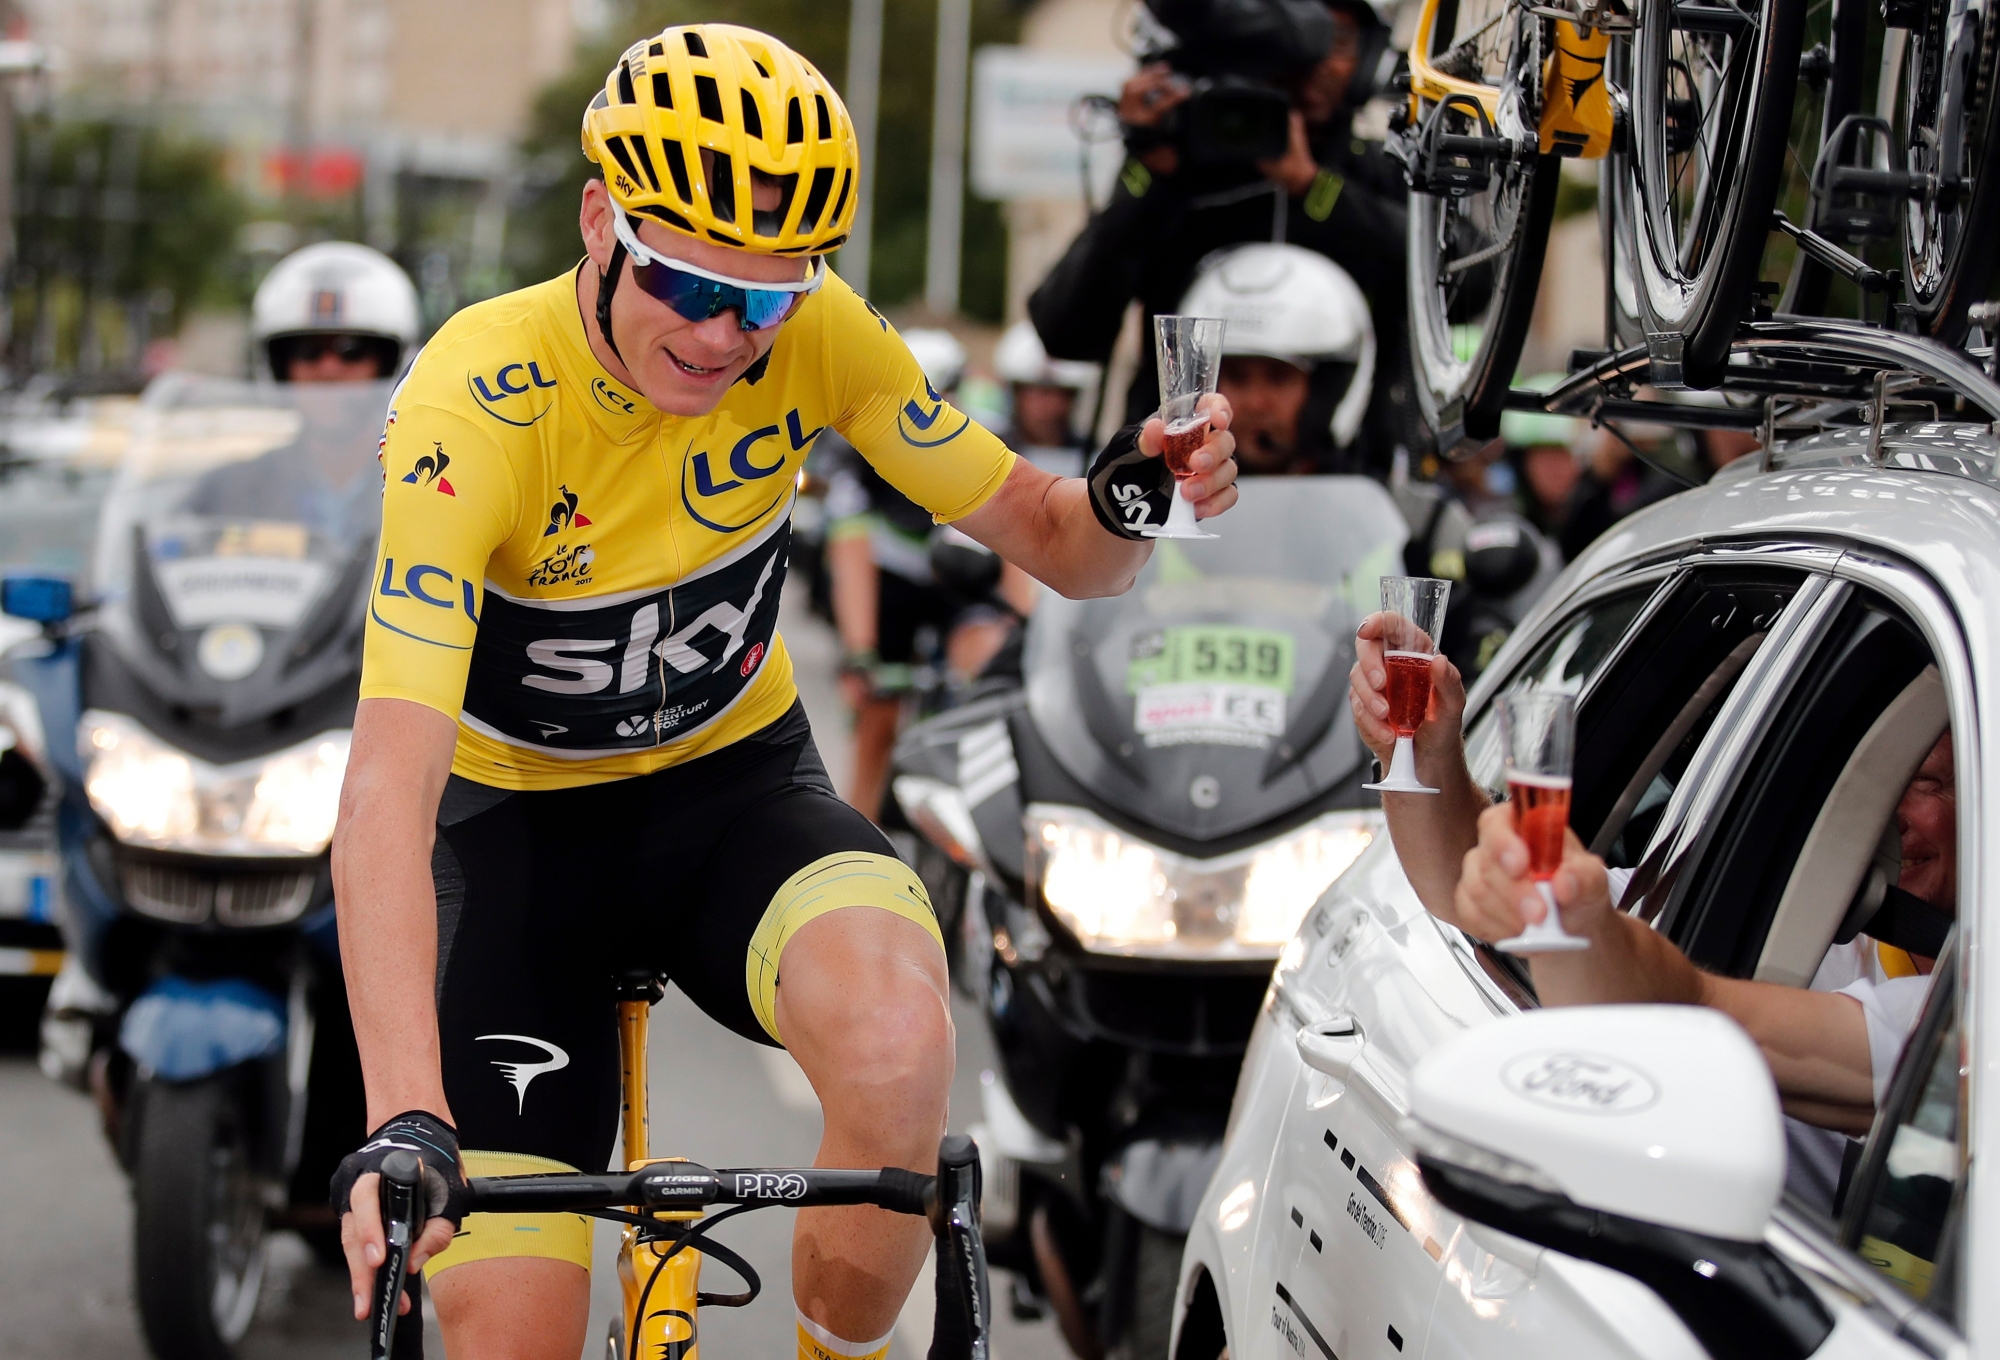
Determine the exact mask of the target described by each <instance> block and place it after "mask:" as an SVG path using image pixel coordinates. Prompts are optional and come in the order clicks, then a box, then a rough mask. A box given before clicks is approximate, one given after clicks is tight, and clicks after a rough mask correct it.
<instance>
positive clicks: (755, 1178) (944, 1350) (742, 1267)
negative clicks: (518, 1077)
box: [368, 975, 992, 1360]
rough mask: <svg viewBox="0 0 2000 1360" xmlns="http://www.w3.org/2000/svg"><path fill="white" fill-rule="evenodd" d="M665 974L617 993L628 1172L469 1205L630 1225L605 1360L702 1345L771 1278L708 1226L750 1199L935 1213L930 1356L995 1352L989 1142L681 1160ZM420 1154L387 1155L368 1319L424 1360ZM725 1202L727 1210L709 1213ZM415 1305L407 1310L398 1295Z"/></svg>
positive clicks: (548, 1178) (524, 1188)
mask: <svg viewBox="0 0 2000 1360" xmlns="http://www.w3.org/2000/svg"><path fill="white" fill-rule="evenodd" d="M663 994H664V989H663V988H662V986H661V985H660V981H659V979H658V978H657V977H654V976H651V975H635V976H633V977H629V978H625V979H622V980H621V981H620V984H619V989H618V1051H619V1070H620V1078H621V1082H622V1084H623V1087H624V1111H623V1129H624V1148H625V1157H626V1165H627V1168H628V1169H627V1170H625V1171H623V1172H612V1173H609V1174H605V1175H588V1174H581V1173H575V1174H573V1173H558V1174H552V1175H532V1176H475V1177H473V1178H472V1179H471V1182H470V1184H471V1187H472V1193H471V1197H470V1201H469V1203H468V1205H467V1211H468V1212H471V1213H483V1214H509V1213H514V1214H547V1213H577V1214H587V1215H590V1216H592V1217H595V1218H603V1219H609V1220H610V1221H612V1222H615V1223H620V1224H623V1225H624V1229H625V1231H624V1234H623V1240H622V1241H621V1243H620V1246H619V1253H618V1274H619V1280H620V1283H621V1284H622V1286H623V1304H624V1306H623V1308H622V1309H621V1310H620V1316H619V1317H618V1319H617V1320H616V1321H614V1322H613V1323H612V1327H611V1332H610V1335H609V1336H608V1337H607V1339H606V1348H605V1352H604V1353H605V1355H606V1357H607V1360H639V1357H641V1356H644V1357H647V1360H659V1358H660V1357H665V1358H666V1360H684V1358H685V1357H691V1356H692V1355H694V1354H695V1352H696V1349H697V1343H698V1338H699V1334H700V1328H699V1314H700V1309H701V1308H703V1307H710V1308H742V1307H745V1306H747V1305H748V1304H749V1303H750V1302H751V1301H752V1300H754V1299H755V1298H756V1297H757V1295H758V1294H759V1293H760V1292H761V1290H762V1288H763V1284H762V1281H761V1280H759V1278H758V1276H757V1271H756V1268H755V1267H754V1266H752V1265H751V1264H750V1263H749V1262H748V1261H746V1260H744V1259H743V1258H742V1257H741V1256H739V1255H737V1254H736V1253H735V1252H734V1251H731V1250H730V1249H729V1248H728V1247H726V1246H724V1245H722V1244H721V1243H720V1242H717V1241H716V1240H714V1238H712V1237H711V1236H709V1234H710V1233H711V1232H712V1231H713V1230H714V1229H715V1228H716V1227H717V1226H718V1225H719V1224H721V1223H723V1222H725V1221H727V1220H728V1219H731V1218H734V1217H736V1216H737V1215H738V1214H743V1213H747V1212H749V1211H750V1210H752V1209H765V1208H772V1207H782V1208H790V1209H805V1208H814V1207H819V1206H824V1205H853V1204H872V1205H874V1206H876V1207H877V1208H881V1209H887V1210H889V1211H891V1212H892V1213H901V1214H913V1215H916V1216H918V1217H921V1218H925V1219H927V1220H928V1221H929V1222H930V1225H931V1230H932V1232H933V1234H934V1235H935V1237H936V1239H937V1257H936V1259H937V1276H936V1278H937V1321H936V1331H935V1333H934V1335H933V1338H932V1343H931V1352H930V1360H987V1357H988V1354H989V1338H990V1326H991V1320H992V1307H991V1305H992V1299H991V1294H990V1291H989V1288H988V1280H987V1272H986V1248H985V1244H984V1241H983V1240H982V1238H981V1236H980V1230H979V1149H978V1148H977V1147H976V1146H975V1145H974V1144H973V1141H972V1140H971V1139H970V1138H967V1137H965V1136H964V1135H963V1134H954V1135H951V1136H948V1137H947V1138H945V1139H944V1141H943V1143H941V1144H940V1145H939V1148H938V1172H937V1174H936V1175H935V1176H927V1175H923V1174H920V1173H918V1172H914V1171H906V1170H901V1169H899V1168H895V1167H885V1168H882V1169H880V1170H845V1169H837V1168H829V1167H730V1168H723V1169H720V1170H712V1169H710V1168H709V1167H706V1166H703V1165H701V1164H699V1163H696V1162H691V1161H688V1160H686V1159H685V1158H680V1157H653V1156H651V1155H650V1153H649V1133H648V1125H649V1119H648V1108H649V1106H648V1093H647V1082H646V1038H647V1028H648V1024H649V1021H650V1015H651V1010H652V1006H653V1003H654V1002H656V1001H658V1000H659V999H660V997H661V996H662V995H663ZM420 1174H421V1168H420V1166H419V1164H418V1162H417V1159H416V1157H415V1156H414V1155H412V1154H410V1153H407V1152H396V1153H391V1154H390V1155H389V1156H388V1157H387V1158H386V1159H384V1161H383V1164H382V1180H381V1197H382V1222H383V1226H384V1230H385V1237H386V1242H387V1247H388V1253H387V1256H386V1258H385V1259H384V1260H383V1262H382V1264H381V1265H380V1266H379V1267H378V1268H377V1269H376V1272H375V1290H374V1295H373V1307H372V1311H371V1313H370V1317H369V1323H368V1346H369V1352H368V1353H369V1356H370V1360H392V1357H393V1360H421V1357H422V1355H423V1308H422V1286H421V1284H420V1280H421V1277H420V1276H417V1275H412V1274H410V1273H409V1270H408V1266H409V1253H410V1248H411V1246H412V1244H413V1243H415V1241H416V1239H417V1234H418V1233H419V1232H420V1231H421V1230H422V1228H423V1219H422V1214H423V1208H422V1205H423V1201H422V1197H421V1196H420V1195H419V1193H418V1183H419V1177H420ZM717 1208H720V1212H711V1211H712V1210H715V1209H717ZM705 1258H713V1259H714V1260H716V1261H718V1262H720V1263H721V1264H723V1265H726V1266H728V1267H729V1268H730V1269H731V1270H733V1271H734V1272H735V1273H736V1274H737V1275H738V1276H739V1277H741V1280H742V1283H743V1284H744V1286H745V1288H744V1289H742V1290H740V1291H738V1292H735V1293H712V1292H709V1291H706V1290H703V1289H702V1288H701V1268H702V1263H703V1261H704V1259H705ZM405 1294H407V1295H408V1296H409V1298H410V1308H409V1310H408V1311H407V1312H405V1313H402V1314H401V1315H400V1316H399V1315H398V1313H397V1308H398V1305H399V1300H400V1299H401V1298H402V1296H403V1295H405Z"/></svg>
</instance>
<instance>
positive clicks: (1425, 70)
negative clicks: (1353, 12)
mask: <svg viewBox="0 0 2000 1360" xmlns="http://www.w3.org/2000/svg"><path fill="white" fill-rule="evenodd" d="M1438 4H1439V0H1424V7H1423V8H1422V9H1421V10H1419V11H1418V12H1417V31H1416V35H1415V36H1414V37H1412V38H1411V39H1410V123H1411V125H1412V126H1414V125H1415V124H1416V123H1418V122H1419V121H1421V118H1422V114H1423V105H1424V104H1426V103H1430V104H1442V103H1443V102H1444V101H1445V100H1446V99H1448V98H1450V97H1451V96H1452V95H1455V94H1456V95H1466V96H1469V97H1470V98H1473V99H1476V100H1478V101H1479V107H1480V108H1482V109H1484V110H1485V111H1486V118H1487V121H1488V122H1491V121H1493V118H1494V116H1495V115H1496V114H1497V113H1498V112H1499V111H1500V87H1499V86H1497V85H1488V84H1486V83H1484V82H1483V81H1477V80H1462V79H1460V78H1459V77H1457V76H1452V75H1446V74H1445V73H1444V72H1443V71H1440V70H1438V69H1437V67H1435V66H1433V65H1431V35H1432V33H1433V32H1434V31H1435V30H1436V28H1437V16H1438Z"/></svg>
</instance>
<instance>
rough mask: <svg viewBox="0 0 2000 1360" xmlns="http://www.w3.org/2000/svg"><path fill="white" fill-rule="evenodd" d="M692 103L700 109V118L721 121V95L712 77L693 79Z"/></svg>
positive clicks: (713, 121) (715, 121)
mask: <svg viewBox="0 0 2000 1360" xmlns="http://www.w3.org/2000/svg"><path fill="white" fill-rule="evenodd" d="M690 36H692V35H690ZM694 102H695V104H696V105H697V106H698V107H699V108H700V109H701V116H702V117H704V118H706V119H708V121H709V122H711V123H719V122H721V121H722V93H721V91H719V90H717V89H716V88H715V77H714V76H696V77H695V78H694Z"/></svg>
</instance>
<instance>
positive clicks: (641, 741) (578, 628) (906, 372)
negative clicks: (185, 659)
mask: <svg viewBox="0 0 2000 1360" xmlns="http://www.w3.org/2000/svg"><path fill="white" fill-rule="evenodd" d="M583 327H584V319H583V317H582V315H581V314H580V312H579V310H578V307H577V300H576V287H575V276H574V275H571V274H565V275H563V276H561V277H560V278H556V279H552V280H550V281H549V282H547V283H544V284H539V285H536V286H535V287H532V288H525V289H522V290H521V291H519V292H516V293H510V294H507V295H506V296H504V297H499V298H494V299H493V300H491V301H488V302H483V303H479V304H477V305H475V306H472V307H468V308H466V309H465V310H464V311H462V312H460V313H459V314H458V315H457V316H455V317H453V318H452V319H451V320H450V321H448V322H447V323H445V325H444V326H443V327H442V328H441V329H440V330H439V331H438V333H437V334H436V335H435V336H434V337H432V339H431V341H430V343H429V344H427V345H426V346H425V347H424V349H423V352H422V353H421V354H420V355H419V356H418V357H417V360H416V363H415V364H414V365H413V366H412V368H411V370H410V373H409V375H408V377H406V378H405V379H404V380H403V382H402V384H401V385H400V386H399V387H398V388H397V390H396V394H395V396H394V397H393V398H392V399H391V403H390V406H391V409H390V411H389V414H388V420H387V423H386V425H385V426H384V429H383V434H382V444H381V457H382V465H383V473H384V478H383V496H382V539H381V547H380V549H379V552H378V556H377V560H376V563H375V572H374V577H373V581H372V584H371V587H370V591H369V613H368V628H367V640H366V644H365V650H364V654H363V660H362V668H361V697H362V698H364V699H408V700H411V701H413V702H415V703H420V704H424V705H426V706H428V707H430V708H434V709H437V710H438V711H439V712H441V713H444V714H446V715H448V716H450V717H452V718H454V719H456V720H457V722H458V724H459V731H458V748H457V752H456V754H455V756H454V758H453V761H452V770H453V772H454V773H456V774H459V775H462V776H463V777H465V778H467V779H471V780H474V781H476V782H478V783H481V784H489V785H494V786H497V787H501V788H510V789H547V788H565V787H570V786H574V785H579V784H590V783H597V782H600V781H603V780H609V779H622V778H626V777H629V776H632V775H639V774H646V773H650V772H651V771H654V770H658V769H662V768H664V767H666V766H669V765H674V764H678V763H680V762H681V761H685V760H690V759H693V758H694V757H696V756H698V755H701V754H703V753H705V752H707V751H711V750H714V749H716V748H718V747H720V746H724V745H726V744H728V743H729V742H732V741H735V740H737V739H738V738H741V737H744V736H747V735H749V734H750V733H752V732H755V731H757V730H758V729H760V728H762V727H765V726H767V725H768V724H770V723H772V722H774V721H776V720H777V719H778V718H780V717H782V716H783V715H784V714H785V712H786V710H787V709H789V708H790V707H791V705H792V703H793V702H794V700H795V698H796V696H797V689H796V688H795V687H794V685H793V683H792V667H791V661H790V659H789V658H788V657H787V655H786V653H785V647H784V643H783V640H782V639H780V638H779V637H778V635H777V619H778V596H779V592H780V590H781V588H782V587H783V584H784V577H785V561H786V553H787V549H788V547H789V544H790V539H791V512H792V499H793V496H794V494H795V492H796V488H797V485H798V475H797V474H798V471H799V467H800V465H801V464H802V463H803V462H804V461H805V457H806V452H807V450H808V449H809V448H810V447H811V446H812V443H813V440H814V438H815V437H817V436H818V435H819V433H820V432H821V431H822V430H824V429H825V428H827V427H828V426H831V427H832V428H834V429H836V430H838V431H839V432H840V433H841V434H842V435H843V436H844V437H845V438H846V439H847V441H848V442H849V443H851V444H853V445H854V447H855V448H856V449H858V450H860V452H861V454H862V455H863V456H864V457H865V458H867V459H868V461H869V462H870V463H871V464H873V465H874V467H875V468H876V469H877V470H878V471H880V472H881V474H882V475H883V476H884V477H885V478H886V479H887V480H888V481H889V482H890V483H891V484H892V485H893V486H895V487H896V488H897V489H898V490H899V491H901V492H902V493H903V494H904V495H906V496H908V497H909V498H910V499H911V500H913V501H915V502H917V503H918V504H919V505H922V506H923V507H924V508H925V509H927V510H929V511H930V512H931V513H932V515H934V516H935V517H936V518H937V519H938V520H939V521H941V522H943V521H950V520H955V519H960V518H963V517H964V516H966V515H968V514H970V513H972V512H973V511H974V510H976V509H978V508H979V507H980V506H981V505H983V504H985V502H986V500H987V498H988V497H990V496H991V495H992V494H993V493H994V492H995V491H997V490H998V489H999V487H1000V484H1001V482H1002V481H1004V480H1005V479H1006V477H1007V474H1008V473H1009V472H1010V471H1011V470H1012V467H1013V462H1014V455H1013V454H1012V453H1010V452H1009V451H1008V449H1007V447H1006V446H1005V445H1004V444H1002V443H1001V442H1000V441H999V440H998V439H996V438H995V437H994V436H993V435H991V434H989V433H988V432H987V431H985V430H984V429H983V428H981V427H980V426H979V425H977V424H975V423H974V422H973V421H971V420H970V419H968V418H967V417H966V416H965V415H964V414H963V413H962V412H959V411H957V410H955V409H953V408H952V407H951V406H950V405H949V404H948V403H946V402H944V401H943V400H941V399H940V398H939V397H938V394H937V393H936V392H935V391H933V390H932V389H931V387H930V384H929V383H928V382H927V381H926V380H925V378H924V374H923V370H922V369H921V368H919V367H918V366H917V362H916V360H915V359H913V358H911V356H910V352H909V350H908V349H907V348H906V347H905V346H904V344H903V342H902V340H901V338H900V337H898V336H897V334H896V332H895V331H894V329H892V328H891V327H890V325H889V323H888V322H887V321H885V320H884V319H883V318H882V317H881V316H880V315H879V314H878V313H877V312H876V311H875V309H874V308H873V307H871V306H869V305H868V303H866V302H864V301H863V300H862V299H861V298H860V297H858V296H857V295H856V294H855V293H854V291H853V290H852V289H850V288H849V287H848V286H847V285H846V284H844V283H842V282H841V281H840V279H839V278H837V277H833V276H829V277H828V279H827V281H826V284H825V286H824V287H822V288H821V289H820V291H819V292H817V293H815V294H813V295H812V296H810V297H808V298H807V299H806V300H805V301H804V302H802V303H801V304H800V305H799V307H798V309H797V311H796V312H794V313H793V315H792V316H791V318H790V319H788V320H787V321H786V322H785V323H784V324H783V326H782V327H781V328H780V330H779V332H778V335H777V338H776V342H775V343H774V344H773V345H772V348H771V351H770V353H769V354H768V355H766V356H765V358H764V359H762V360H760V361H758V363H757V364H755V365H753V366H752V367H751V369H750V370H749V371H748V372H746V373H745V374H744V375H743V377H741V378H740V379H738V380H737V381H736V383H735V384H734V385H733V386H732V387H731V388H730V389H729V392H728V393H727V395H725V396H724V397H723V399H722V402H721V404H720V405H718V406H717V407H716V409H715V410H714V411H713V412H711V413H710V414H708V415H706V416H699V417H694V416H674V415H668V414H665V413H663V412H661V411H659V410H658V409H656V408H654V407H653V406H652V405H650V404H649V403H648V402H647V401H646V399H645V398H644V397H642V396H640V395H638V394H637V393H635V392H632V391H629V390H627V389H626V388H625V387H624V386H623V385H622V384H620V383H618V382H617V381H615V380H614V379H613V378H612V377H611V375H610V374H609V373H607V372H605V371H604V369H603V367H602V366H601V365H600V364H599V363H598V362H597V360H596V358H595V356H594V355H593V354H592V353H591V350H590V345H589V343H588V341H587V340H586V339H585V333H584V329H583Z"/></svg>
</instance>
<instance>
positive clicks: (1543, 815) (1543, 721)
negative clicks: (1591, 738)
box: [1495, 689, 1590, 954]
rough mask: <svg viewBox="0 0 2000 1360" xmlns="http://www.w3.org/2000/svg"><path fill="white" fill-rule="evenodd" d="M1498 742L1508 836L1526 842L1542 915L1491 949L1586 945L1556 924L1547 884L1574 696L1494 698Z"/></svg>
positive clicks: (1564, 806) (1564, 796)
mask: <svg viewBox="0 0 2000 1360" xmlns="http://www.w3.org/2000/svg"><path fill="white" fill-rule="evenodd" d="M1498 702H1499V705H1500V745H1501V747H1502V748H1503V749H1504V750H1505V751H1506V755H1507V803H1508V806H1510V807H1511V808H1513V810H1514V834H1516V835H1517V836H1519V837H1520V838H1521V839H1522V840H1523V841H1525V842H1527V846H1528V877H1530V878H1532V879H1534V881H1535V887H1536V889H1537V890H1538V891H1539V892H1540V893H1541V895H1542V901H1543V902H1545V903H1547V904H1548V909H1549V910H1548V914H1547V915H1546V916H1544V917H1542V919H1541V920H1539V921H1534V922H1530V923H1529V924H1528V925H1527V926H1526V927H1524V928H1523V929H1522V931H1521V933H1520V934H1519V935H1516V936H1514V938H1512V939H1511V940H1501V941H1500V942H1499V943H1498V944H1497V945H1496V946H1495V948H1498V949H1504V950H1506V951H1507V952H1508V953H1510V954H1549V953H1556V952H1560V951H1564V950H1572V949H1588V948H1590V941H1589V940H1586V939H1585V938H1584V937H1583V936H1581V935H1572V934H1570V933H1569V932H1568V931H1567V930H1564V929H1563V923H1562V915H1561V913H1560V912H1558V911H1557V910H1556V893H1555V887H1554V885H1553V884H1552V883H1551V882H1550V880H1551V879H1553V878H1554V877H1555V876H1556V870H1557V869H1559V868H1561V867H1562V857H1563V833H1564V832H1565V831H1567V830H1568V829H1569V793H1570V771H1571V762H1572V760H1573V758H1574V755H1575V748H1576V700H1575V699H1573V698H1571V697H1570V696H1569V695H1567V694H1555V693H1552V692H1550V691H1547V690H1533V689H1528V690H1519V691H1516V692H1515V693H1513V694H1503V695H1501V696H1500V698H1499V700H1498Z"/></svg>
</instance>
